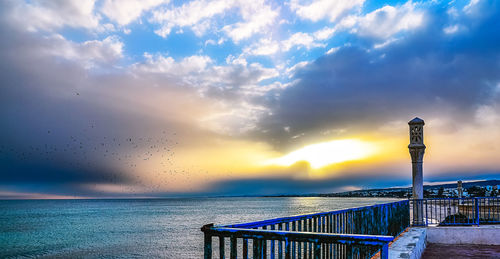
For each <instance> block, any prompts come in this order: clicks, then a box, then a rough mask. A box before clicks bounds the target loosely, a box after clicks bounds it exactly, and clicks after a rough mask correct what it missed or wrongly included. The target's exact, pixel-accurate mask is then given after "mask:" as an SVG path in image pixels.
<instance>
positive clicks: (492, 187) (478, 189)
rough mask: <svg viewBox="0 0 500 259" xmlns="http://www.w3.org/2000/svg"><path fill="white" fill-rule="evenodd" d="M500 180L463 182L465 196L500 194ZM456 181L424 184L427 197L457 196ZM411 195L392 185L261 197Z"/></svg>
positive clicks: (409, 189)
mask: <svg viewBox="0 0 500 259" xmlns="http://www.w3.org/2000/svg"><path fill="white" fill-rule="evenodd" d="M499 185H500V180H481V181H468V182H463V184H462V186H463V188H464V189H466V190H470V191H469V192H466V193H467V195H466V196H465V197H484V196H498V195H499V192H498V186H499ZM456 189H457V184H456V183H447V184H436V185H424V197H425V198H438V197H457V194H456V192H455V190H456ZM410 196H411V187H390V188H379V189H362V190H354V191H346V192H338V193H310V194H283V195H263V196H260V197H356V198H360V197H380V198H408V197H410Z"/></svg>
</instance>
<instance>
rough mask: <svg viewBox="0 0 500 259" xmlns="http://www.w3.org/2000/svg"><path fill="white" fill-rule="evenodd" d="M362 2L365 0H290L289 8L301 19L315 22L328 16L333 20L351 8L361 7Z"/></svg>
mask: <svg viewBox="0 0 500 259" xmlns="http://www.w3.org/2000/svg"><path fill="white" fill-rule="evenodd" d="M364 2H365V0H335V1H332V0H317V1H313V2H312V3H310V4H307V5H303V4H300V1H299V0H292V1H291V3H290V8H291V9H292V10H293V11H295V13H296V14H297V15H298V16H299V17H300V18H302V19H308V20H311V21H313V22H316V21H319V20H322V19H325V18H328V19H329V20H330V21H332V22H333V21H335V20H337V18H339V17H340V16H342V15H344V14H346V13H348V12H349V11H351V10H352V9H354V8H358V7H361V6H362V5H363V3H364Z"/></svg>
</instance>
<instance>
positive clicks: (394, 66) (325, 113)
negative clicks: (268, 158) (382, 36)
mask: <svg viewBox="0 0 500 259" xmlns="http://www.w3.org/2000/svg"><path fill="white" fill-rule="evenodd" d="M479 5H480V6H478V7H476V8H477V9H476V13H478V14H479V15H477V14H476V16H468V15H466V14H465V13H462V14H461V15H460V17H459V18H458V19H457V18H453V19H452V18H450V15H448V14H447V5H444V7H443V6H438V7H432V8H430V9H428V10H426V15H425V23H424V25H423V26H422V27H421V28H418V29H416V30H415V31H410V32H408V33H406V34H405V35H403V36H397V37H400V38H399V39H398V40H396V41H394V42H392V43H391V44H389V45H388V46H385V47H382V48H379V49H376V48H373V46H374V44H379V43H381V42H383V40H382V41H381V40H377V39H373V38H366V37H365V38H364V37H361V36H355V35H351V36H350V37H351V38H350V39H349V42H350V43H351V44H350V45H349V46H344V47H341V48H340V49H339V50H338V51H337V52H334V53H333V54H331V55H325V56H323V57H321V58H319V59H317V60H316V61H314V62H312V63H311V64H310V65H308V66H306V67H304V68H302V69H300V70H299V71H298V72H297V73H296V74H295V79H297V80H298V82H297V83H295V84H294V85H292V86H290V87H288V88H286V89H285V90H284V91H283V92H281V93H280V94H279V97H278V98H277V99H275V100H274V101H273V102H271V103H270V105H269V106H270V107H271V111H272V115H270V116H268V117H265V118H264V119H262V120H261V122H260V129H261V130H262V131H263V132H266V133H265V137H266V138H268V139H272V140H274V141H275V143H281V144H278V146H279V145H286V144H284V143H286V142H287V141H289V140H290V139H289V138H290V137H291V136H294V135H298V134H300V133H318V131H321V130H328V129H349V128H350V127H351V128H358V129H359V128H363V131H366V130H365V129H366V126H367V125H370V126H371V130H372V131H375V130H376V128H377V127H378V126H380V125H381V124H383V123H385V122H388V121H393V120H409V119H411V118H412V117H414V116H415V115H419V116H425V115H427V116H428V117H430V116H433V115H440V117H443V116H450V119H460V120H461V121H464V120H469V119H471V115H472V114H473V113H474V110H475V109H476V108H477V106H478V105H480V104H485V103H488V102H490V101H491V95H492V92H493V91H494V88H495V87H496V86H497V83H498V82H499V81H500V62H499V60H500V10H499V9H500V8H499V2H498V1H487V2H482V3H480V4H479ZM455 24H459V26H461V27H459V28H462V30H459V31H457V32H456V33H454V34H446V33H444V32H443V29H444V28H446V27H447V26H452V25H455ZM284 127H290V128H289V129H290V132H291V134H288V135H287V134H286V132H285V131H284V130H283V129H284Z"/></svg>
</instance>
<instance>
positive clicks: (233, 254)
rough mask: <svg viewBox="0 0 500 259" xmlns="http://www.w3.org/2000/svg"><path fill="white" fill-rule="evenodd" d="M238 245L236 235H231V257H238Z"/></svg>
mask: <svg viewBox="0 0 500 259" xmlns="http://www.w3.org/2000/svg"><path fill="white" fill-rule="evenodd" d="M237 246H238V241H237V239H236V237H234V236H233V237H231V255H230V256H231V259H236V257H237V256H236V252H237Z"/></svg>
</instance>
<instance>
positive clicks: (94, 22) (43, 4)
mask: <svg viewBox="0 0 500 259" xmlns="http://www.w3.org/2000/svg"><path fill="white" fill-rule="evenodd" d="M94 5H95V0H55V1H41V0H36V1H30V2H21V1H19V2H17V3H16V6H15V7H14V9H13V12H12V13H11V20H12V21H15V22H16V23H18V24H20V25H21V26H23V27H24V28H26V29H27V30H29V31H38V30H45V31H53V30H55V29H59V28H62V27H65V26H68V27H73V28H86V29H97V28H98V27H99V16H98V15H96V14H95V12H94Z"/></svg>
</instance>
